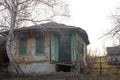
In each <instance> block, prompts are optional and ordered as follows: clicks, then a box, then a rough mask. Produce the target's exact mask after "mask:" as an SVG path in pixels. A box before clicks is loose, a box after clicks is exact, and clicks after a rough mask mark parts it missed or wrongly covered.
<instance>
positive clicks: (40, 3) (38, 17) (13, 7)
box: [0, 0, 69, 76]
mask: <svg viewBox="0 0 120 80" xmlns="http://www.w3.org/2000/svg"><path fill="white" fill-rule="evenodd" d="M68 11H69V10H68V8H67V5H66V4H64V3H63V2H61V0H0V14H1V15H2V16H1V19H0V21H1V24H0V29H1V30H8V34H7V42H6V50H7V55H8V58H9V60H10V63H11V65H12V66H13V67H14V68H15V70H16V71H17V73H18V75H19V76H23V75H24V73H23V71H22V70H21V68H20V66H19V65H18V64H17V62H16V61H15V59H14V58H13V55H12V53H13V46H14V45H13V43H14V42H13V41H14V29H16V28H18V27H22V26H25V25H28V24H31V25H32V24H35V25H36V24H39V23H40V22H43V21H55V19H56V17H59V16H69V15H68V13H67V12H68ZM43 14H44V15H43Z"/></svg>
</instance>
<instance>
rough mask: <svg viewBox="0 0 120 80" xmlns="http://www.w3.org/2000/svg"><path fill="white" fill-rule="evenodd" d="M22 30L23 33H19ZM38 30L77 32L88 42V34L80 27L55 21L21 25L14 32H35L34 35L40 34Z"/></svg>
mask: <svg viewBox="0 0 120 80" xmlns="http://www.w3.org/2000/svg"><path fill="white" fill-rule="evenodd" d="M22 32H23V33H24V34H21V33H22ZM28 32H29V33H28ZM40 32H41V33H48V32H57V33H59V34H64V33H78V34H80V35H81V37H82V38H83V40H84V41H85V42H86V44H89V40H88V35H87V33H86V31H85V30H83V29H81V28H80V27H75V26H67V25H64V24H59V23H55V22H49V23H44V24H40V25H33V26H30V27H23V28H19V29H16V30H15V34H18V35H19V36H25V34H26V33H28V35H30V34H33V33H36V34H35V35H37V34H40Z"/></svg>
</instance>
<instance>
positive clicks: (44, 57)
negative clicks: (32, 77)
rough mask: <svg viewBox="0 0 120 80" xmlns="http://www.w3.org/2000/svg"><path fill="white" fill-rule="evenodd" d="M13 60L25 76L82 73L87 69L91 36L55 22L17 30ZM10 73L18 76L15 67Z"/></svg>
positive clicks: (10, 68)
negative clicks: (69, 72)
mask: <svg viewBox="0 0 120 80" xmlns="http://www.w3.org/2000/svg"><path fill="white" fill-rule="evenodd" d="M14 33H15V41H14V42H15V44H14V52H13V57H14V58H15V60H16V61H17V63H18V64H19V65H20V67H21V68H22V70H23V71H24V72H25V73H28V74H33V73H42V74H46V73H52V72H56V71H65V72H67V71H71V70H74V71H76V72H78V73H79V72H80V68H84V67H85V66H86V55H87V45H88V44H89V40H88V35H87V33H86V32H85V31H84V30H83V29H81V28H78V27H74V26H67V25H64V24H58V23H54V22H50V23H45V24H41V25H35V26H31V27H23V28H19V29H16V30H15V32H14ZM9 70H10V71H13V72H14V69H13V68H12V66H9Z"/></svg>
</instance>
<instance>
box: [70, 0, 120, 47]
mask: <svg viewBox="0 0 120 80" xmlns="http://www.w3.org/2000/svg"><path fill="white" fill-rule="evenodd" d="M119 5H120V0H70V14H71V18H70V20H69V21H68V24H70V25H75V26H78V27H81V28H83V29H84V30H86V31H87V33H88V35H89V40H90V42H91V45H94V47H95V44H96V46H97V44H100V43H98V41H97V39H98V38H99V37H100V36H102V34H103V33H104V32H105V31H107V30H108V29H110V28H111V27H112V20H110V17H109V16H110V15H111V13H114V12H115V10H116V8H117V6H119Z"/></svg>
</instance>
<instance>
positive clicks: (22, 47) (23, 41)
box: [19, 39, 27, 55]
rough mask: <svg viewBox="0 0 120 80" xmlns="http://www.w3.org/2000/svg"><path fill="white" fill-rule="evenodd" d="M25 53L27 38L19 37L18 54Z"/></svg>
mask: <svg viewBox="0 0 120 80" xmlns="http://www.w3.org/2000/svg"><path fill="white" fill-rule="evenodd" d="M26 53H27V40H26V39H20V40H19V55H26Z"/></svg>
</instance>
